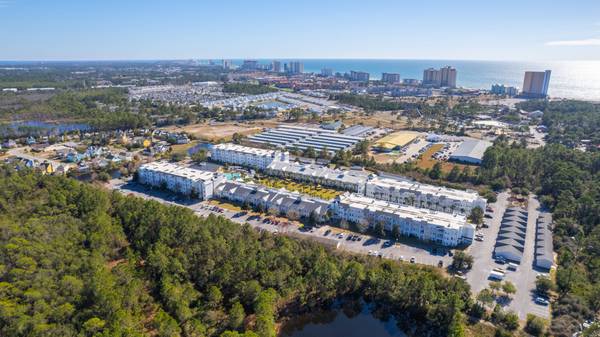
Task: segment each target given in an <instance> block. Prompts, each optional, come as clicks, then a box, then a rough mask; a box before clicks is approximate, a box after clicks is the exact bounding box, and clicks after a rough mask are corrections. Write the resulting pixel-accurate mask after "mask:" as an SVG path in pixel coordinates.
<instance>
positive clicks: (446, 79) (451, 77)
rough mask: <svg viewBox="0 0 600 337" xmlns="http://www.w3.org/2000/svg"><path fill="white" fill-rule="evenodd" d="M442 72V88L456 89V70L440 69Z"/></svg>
mask: <svg viewBox="0 0 600 337" xmlns="http://www.w3.org/2000/svg"><path fill="white" fill-rule="evenodd" d="M440 72H441V75H440V76H441V81H442V83H441V86H442V87H449V88H456V69H454V68H452V67H450V66H446V67H444V68H441V69H440Z"/></svg>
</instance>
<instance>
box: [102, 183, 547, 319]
mask: <svg viewBox="0 0 600 337" xmlns="http://www.w3.org/2000/svg"><path fill="white" fill-rule="evenodd" d="M110 185H111V187H112V188H114V189H116V190H119V191H121V192H122V193H124V194H133V195H136V196H139V197H142V198H146V199H153V200H157V201H159V202H162V203H165V204H172V205H179V206H184V207H188V208H190V209H192V210H193V211H194V212H196V214H198V215H199V216H208V215H209V214H215V215H221V216H224V217H226V218H228V219H230V220H232V221H234V222H237V223H240V224H243V223H248V224H250V225H251V226H253V227H254V228H257V229H259V230H266V231H269V232H272V233H277V234H284V235H290V236H295V237H305V238H309V239H310V238H314V239H315V241H321V242H323V241H325V240H326V241H327V244H328V245H330V246H331V244H332V243H335V246H336V247H337V249H338V250H342V251H348V252H352V253H357V254H365V255H371V256H380V257H381V258H386V259H393V260H403V261H405V262H410V261H411V260H412V259H413V258H414V262H415V263H420V264H426V265H431V266H438V264H439V263H440V261H441V263H442V265H443V267H444V268H445V267H447V266H448V265H449V264H451V263H452V257H451V256H450V255H449V254H448V249H447V248H443V247H437V248H433V247H432V246H431V245H429V244H426V243H422V242H419V241H417V240H411V239H406V240H405V241H403V242H392V241H389V240H385V239H379V238H375V237H372V236H369V235H365V234H358V233H353V232H351V231H348V230H344V229H340V228H337V227H332V226H321V227H319V228H302V227H301V226H300V224H299V223H297V222H292V221H288V220H285V219H283V218H274V217H272V216H268V215H264V214H258V213H255V212H251V211H239V210H231V209H227V208H224V207H219V206H216V205H214V204H211V203H210V202H208V201H202V202H190V201H186V200H185V199H179V198H178V197H176V196H174V195H173V194H171V193H168V192H159V191H156V190H152V189H149V188H146V187H144V186H140V185H137V184H125V183H124V182H122V181H118V180H114V181H111V184H110ZM508 198H509V194H508V193H506V192H505V193H500V194H499V195H498V201H497V202H495V203H493V204H490V208H491V209H492V210H493V212H487V213H488V214H489V215H491V218H487V217H486V218H485V222H486V223H487V224H488V225H489V227H488V228H482V229H480V230H478V231H477V234H482V235H483V239H482V240H481V241H477V240H476V241H473V244H472V245H471V246H470V247H469V248H467V252H468V253H469V254H471V255H472V256H473V260H474V263H473V268H472V269H471V271H469V272H468V273H467V274H466V275H465V276H466V280H467V282H468V283H469V284H470V285H471V289H472V291H473V294H474V295H476V294H477V293H479V292H480V291H481V290H482V289H484V288H487V287H488V285H489V282H490V279H489V275H490V272H491V271H492V270H493V269H494V268H502V269H504V270H506V265H505V264H497V263H496V262H495V261H494V259H493V257H492V252H493V250H494V245H495V241H496V236H497V235H498V231H499V227H500V222H501V218H502V215H503V213H504V210H505V209H506V208H507V206H508V205H509V204H510V202H509V200H508ZM538 207H539V202H538V201H537V200H536V199H535V198H534V197H530V198H529V202H528V211H529V218H528V229H527V240H526V245H525V252H524V255H523V261H522V262H521V264H520V265H519V266H518V268H517V270H516V271H508V270H506V274H505V275H506V276H505V278H504V279H505V280H507V281H511V282H512V283H514V284H515V286H516V288H517V293H516V294H514V295H513V297H512V298H513V299H512V300H511V301H510V302H509V303H505V306H506V309H509V310H514V311H515V312H516V313H517V314H518V315H519V317H520V318H521V319H526V317H527V314H528V313H532V314H535V315H537V316H540V317H545V318H548V317H550V308H549V307H548V306H544V305H539V304H536V303H535V297H536V296H535V293H534V289H535V279H536V277H537V276H538V274H539V273H540V272H539V271H537V270H535V269H533V249H534V240H533V238H534V237H535V225H534V224H535V220H536V219H537V216H538V214H539V210H538ZM268 219H276V220H277V222H274V221H269V220H268ZM348 236H355V238H354V240H352V239H350V240H349V239H348ZM358 238H360V240H359V239H358Z"/></svg>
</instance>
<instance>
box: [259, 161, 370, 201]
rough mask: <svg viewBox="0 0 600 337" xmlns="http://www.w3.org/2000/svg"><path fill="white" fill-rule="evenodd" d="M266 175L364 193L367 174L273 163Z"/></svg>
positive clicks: (306, 165)
mask: <svg viewBox="0 0 600 337" xmlns="http://www.w3.org/2000/svg"><path fill="white" fill-rule="evenodd" d="M265 171H266V173H268V174H270V175H273V176H277V177H282V178H290V179H294V180H299V181H306V182H310V183H313V184H320V185H323V186H328V187H335V188H337V189H342V190H347V191H352V192H356V193H361V194H362V193H364V191H365V184H366V182H367V179H368V177H369V173H366V172H362V171H351V170H338V169H332V168H329V167H327V166H322V165H314V164H300V163H295V162H280V161H279V162H278V161H276V162H273V163H271V165H269V166H268V167H267V169H266V170H265Z"/></svg>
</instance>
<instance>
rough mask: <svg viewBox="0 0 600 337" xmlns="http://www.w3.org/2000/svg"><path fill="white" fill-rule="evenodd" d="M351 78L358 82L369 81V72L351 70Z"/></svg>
mask: <svg viewBox="0 0 600 337" xmlns="http://www.w3.org/2000/svg"><path fill="white" fill-rule="evenodd" d="M350 80H351V81H358V82H369V73H367V72H364V71H354V70H351V71H350Z"/></svg>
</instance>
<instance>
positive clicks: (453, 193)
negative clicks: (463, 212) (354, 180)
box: [367, 178, 481, 202]
mask: <svg viewBox="0 0 600 337" xmlns="http://www.w3.org/2000/svg"><path fill="white" fill-rule="evenodd" d="M367 184H371V185H375V186H377V187H381V188H385V189H392V188H393V189H396V190H406V191H412V192H415V193H419V194H430V195H433V196H436V197H438V198H443V197H445V198H448V199H452V200H463V201H467V202H475V201H476V200H478V199H480V198H481V197H480V196H479V194H477V192H474V191H463V190H457V189H452V188H447V187H443V186H434V185H428V184H421V183H419V182H416V181H410V180H395V179H389V178H375V179H371V180H369V181H368V183H367Z"/></svg>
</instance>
